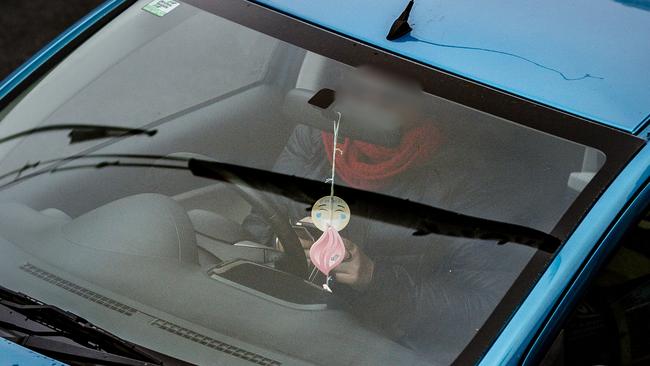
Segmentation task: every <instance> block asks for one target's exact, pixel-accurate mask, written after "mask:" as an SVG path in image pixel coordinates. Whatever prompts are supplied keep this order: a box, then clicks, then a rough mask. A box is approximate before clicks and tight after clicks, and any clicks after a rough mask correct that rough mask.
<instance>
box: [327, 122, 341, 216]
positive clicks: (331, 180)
mask: <svg viewBox="0 0 650 366" xmlns="http://www.w3.org/2000/svg"><path fill="white" fill-rule="evenodd" d="M336 114H337V115H338V118H337V119H336V121H332V123H333V125H334V133H333V136H334V143H333V144H332V146H334V148H333V149H332V174H331V175H330V177H329V178H328V179H327V180H325V182H329V183H330V207H333V206H334V178H335V177H336V153H337V152H339V153H341V154H343V151H342V150H341V149H339V148H338V147H337V143H338V141H339V125H340V124H341V112H338V111H337V112H336ZM333 219H334V210H330V222H331V221H332V220H333Z"/></svg>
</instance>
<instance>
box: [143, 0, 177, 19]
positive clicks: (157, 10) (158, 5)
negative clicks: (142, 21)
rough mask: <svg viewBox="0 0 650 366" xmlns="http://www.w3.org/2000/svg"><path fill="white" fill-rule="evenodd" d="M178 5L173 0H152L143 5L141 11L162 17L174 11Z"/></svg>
mask: <svg viewBox="0 0 650 366" xmlns="http://www.w3.org/2000/svg"><path fill="white" fill-rule="evenodd" d="M179 5H180V3H179V2H178V1H174V0H154V1H152V2H150V3H149V4H147V5H145V6H144V7H143V8H142V10H144V11H148V12H149V13H151V14H153V15H157V16H159V17H162V16H165V15H167V13H169V12H171V11H172V10H174V9H176V7H177V6H179Z"/></svg>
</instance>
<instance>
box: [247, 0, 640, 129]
mask: <svg viewBox="0 0 650 366" xmlns="http://www.w3.org/2000/svg"><path fill="white" fill-rule="evenodd" d="M258 2H259V3H262V4H266V5H268V6H272V7H274V8H276V9H278V10H280V11H282V12H285V13H288V14H291V15H293V16H296V17H299V18H301V19H304V20H306V21H308V22H311V23H314V24H317V25H320V26H323V27H327V28H329V29H331V30H333V31H335V32H338V33H341V34H344V35H347V36H350V37H353V38H356V39H358V40H360V41H363V42H366V43H368V44H371V45H374V46H376V47H380V48H382V49H386V50H389V51H392V52H394V53H397V54H400V55H403V56H405V57H408V58H411V59H414V60H417V61H420V62H422V63H425V64H428V65H431V66H434V67H438V68H440V69H443V70H446V71H449V72H452V73H455V74H458V75H461V76H464V77H467V78H469V79H472V80H476V81H479V82H482V83H485V84H487V85H490V86H493V87H495V88H499V89H502V90H505V91H507V92H511V93H513V94H517V95H520V96H523V97H525V98H529V99H532V100H535V101H537V102H540V103H543V104H547V105H549V106H551V107H554V108H558V109H562V110H564V111H567V112H570V113H573V114H576V115H580V116H583V117H586V118H589V119H592V120H594V121H598V122H600V123H603V124H606V125H609V126H612V127H616V128H619V129H622V130H625V131H629V132H635V131H637V129H638V128H640V126H641V125H642V123H643V121H644V120H645V119H646V118H647V117H648V115H650V88H648V85H650V73H648V72H639V71H640V70H646V68H647V65H648V64H649V63H650V42H648V41H647V40H648V36H647V35H648V34H650V12H649V11H648V10H647V8H648V7H647V6H646V7H645V8H644V7H643V6H633V4H641V5H643V4H646V5H647V4H650V2H648V1H636V2H629V1H611V0H596V1H593V0H580V1H571V2H567V1H561V0H553V1H550V2H549V1H545V2H539V1H532V0H527V1H509V0H491V1H487V2H485V1H483V2H481V3H480V5H478V4H477V3H475V2H473V1H467V0H465V1H447V2H439V1H422V0H420V1H415V5H414V7H413V10H412V12H411V16H410V24H411V25H412V27H413V31H412V32H411V34H412V36H405V37H402V38H400V39H398V40H397V41H392V42H391V41H388V40H386V34H387V32H388V30H389V28H390V26H391V24H392V22H393V21H394V20H395V18H396V17H397V16H398V15H399V14H400V13H401V12H402V10H403V9H404V7H405V6H406V3H407V1H406V0H403V1H394V0H359V1H345V0H328V1H308V2H304V1H291V0H258ZM628 5H630V6H628ZM587 10H588V11H587ZM431 42H433V43H435V44H432V43H431ZM612 55H614V57H612Z"/></svg>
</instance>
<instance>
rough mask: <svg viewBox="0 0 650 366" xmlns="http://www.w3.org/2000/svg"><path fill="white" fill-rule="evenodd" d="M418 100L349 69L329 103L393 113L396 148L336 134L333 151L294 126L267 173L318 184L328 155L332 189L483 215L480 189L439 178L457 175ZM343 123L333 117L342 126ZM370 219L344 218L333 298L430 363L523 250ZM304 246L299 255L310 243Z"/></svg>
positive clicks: (260, 233) (491, 301) (504, 281)
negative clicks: (342, 256)
mask: <svg viewBox="0 0 650 366" xmlns="http://www.w3.org/2000/svg"><path fill="white" fill-rule="evenodd" d="M422 98H423V97H422V96H421V94H420V93H414V92H413V91H412V90H411V88H410V87H409V86H408V85H405V84H404V83H403V82H395V80H393V78H392V77H390V76H386V75H384V74H381V73H379V72H377V71H374V70H369V69H362V70H361V71H358V72H355V73H353V74H352V75H349V76H348V77H347V78H346V82H345V85H342V87H341V88H339V90H337V103H339V102H340V101H341V100H345V102H346V103H347V104H358V105H365V106H369V108H370V109H374V110H375V111H376V112H378V113H379V114H384V115H392V116H396V118H397V119H399V120H400V121H401V126H402V136H401V143H400V144H399V145H398V146H395V147H385V146H379V145H373V144H370V143H368V142H364V141H360V140H352V139H350V138H347V137H339V141H338V143H337V144H336V146H335V145H334V141H333V135H332V133H330V132H327V131H321V130H318V129H315V128H312V127H309V126H306V125H298V126H297V127H296V128H295V129H294V131H293V133H292V135H291V137H290V138H289V141H288V142H287V144H286V147H285V148H284V150H283V152H282V153H281V155H280V157H279V159H278V160H277V162H276V164H275V167H274V170H275V171H276V172H279V173H284V174H288V175H296V176H302V177H305V178H309V179H314V180H319V181H323V180H324V179H325V178H327V177H328V176H329V175H330V172H331V163H332V162H331V160H332V152H333V149H335V148H336V149H338V150H337V160H336V182H337V184H342V185H347V186H351V187H354V188H359V189H363V190H370V191H376V192H380V193H383V194H387V195H391V196H395V197H400V198H406V199H410V200H413V201H419V202H423V203H426V204H429V205H433V206H438V207H443V208H446V209H452V210H461V209H463V208H467V207H469V206H472V207H473V208H476V206H477V205H478V206H480V205H483V206H484V207H485V208H486V209H489V206H490V203H489V202H485V196H486V195H485V192H481V191H480V190H481V187H476V186H473V184H472V183H473V181H475V180H472V179H471V177H469V176H467V177H458V176H450V175H448V174H447V171H458V169H449V170H447V169H445V165H447V164H450V162H448V161H447V159H446V158H445V157H446V156H448V154H449V153H450V150H451V149H454V146H449V145H446V142H445V140H446V136H445V131H444V129H443V128H440V126H438V125H436V123H435V122H434V121H432V119H431V118H429V117H426V116H425V115H424V113H423V110H424V108H423V106H422V103H423V99H422ZM365 110H368V108H366V109H365ZM345 119H346V114H345V111H343V112H342V116H341V121H342V123H344V121H345ZM454 154H457V152H455V153H454ZM480 169H481V167H480V164H477V165H476V167H474V169H472V168H470V167H468V169H467V171H469V172H472V173H473V174H476V173H477V172H478V170H480ZM342 198H343V199H346V197H342ZM481 199H482V201H481ZM281 205H282V206H284V207H286V208H287V214H288V215H289V217H290V218H291V220H292V222H297V221H298V220H300V219H302V218H303V217H304V216H305V211H304V207H303V206H299V205H295V204H292V203H291V202H282V203H281ZM372 216H373V215H372V213H371V212H369V213H364V214H363V215H359V214H358V213H357V215H355V212H352V218H351V221H350V223H349V224H348V226H347V227H346V228H345V229H343V230H342V232H341V235H342V236H343V238H344V241H345V244H346V249H347V252H348V255H347V258H346V260H345V261H344V262H343V263H341V264H340V265H339V266H338V267H336V268H334V269H333V271H332V275H333V276H334V278H335V284H334V286H333V292H334V294H335V295H336V296H339V297H341V298H343V299H345V300H346V302H347V303H348V304H349V305H350V309H351V311H352V312H353V313H354V314H355V315H356V316H357V317H358V318H360V319H361V320H363V321H364V323H366V324H367V325H368V326H370V327H373V328H375V329H377V330H378V331H380V332H382V333H384V334H386V335H387V336H388V337H390V338H391V339H394V340H396V341H398V342H400V343H402V344H404V345H407V346H409V347H412V348H414V349H416V350H419V351H421V352H423V353H431V354H434V353H435V354H436V357H437V358H438V359H440V357H441V354H445V353H449V354H450V355H452V354H457V351H458V347H462V346H464V345H465V344H466V343H467V342H468V341H469V340H470V339H471V337H472V336H473V334H474V330H475V329H478V328H480V326H481V324H482V323H483V322H484V321H485V319H486V318H487V316H488V315H489V313H490V312H491V311H492V310H493V309H494V307H495V306H496V304H497V303H498V301H499V300H500V298H501V297H502V296H503V294H504V292H505V290H506V289H507V288H508V287H509V285H510V283H511V282H512V281H513V279H514V276H515V275H514V274H513V271H511V270H508V269H507V267H509V266H514V267H512V268H521V257H522V256H524V257H525V253H524V252H525V251H524V252H522V251H518V250H513V249H512V248H510V250H507V251H506V250H501V248H498V247H497V246H495V245H493V244H488V245H486V244H480V243H477V242H478V241H471V240H467V239H457V238H456V239H453V238H447V237H442V236H434V235H429V236H424V237H417V236H413V235H412V230H410V229H406V228H402V227H397V226H392V225H387V224H385V223H381V222H378V221H373V220H372ZM245 225H246V227H247V229H248V230H249V231H250V232H251V233H253V234H254V236H256V238H257V239H258V240H260V241H262V242H266V243H270V242H271V240H272V236H273V234H272V233H271V231H270V229H269V227H268V226H267V225H266V224H265V223H264V221H263V220H262V219H261V218H260V217H259V216H258V215H256V214H252V215H251V216H249V217H248V218H247V219H246V222H245ZM304 244H305V247H306V248H308V247H309V245H310V244H311V243H304ZM479 246H480V249H479ZM504 262H505V263H508V262H509V264H508V265H504V264H503V263H504ZM440 330H444V333H443V332H441V331H440Z"/></svg>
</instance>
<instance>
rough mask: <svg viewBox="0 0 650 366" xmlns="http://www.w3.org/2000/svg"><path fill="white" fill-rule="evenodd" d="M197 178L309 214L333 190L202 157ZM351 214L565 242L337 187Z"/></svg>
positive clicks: (420, 227) (420, 229) (433, 230)
mask: <svg viewBox="0 0 650 366" xmlns="http://www.w3.org/2000/svg"><path fill="white" fill-rule="evenodd" d="M188 167H189V169H190V171H191V172H192V174H194V175H196V176H199V177H204V178H210V179H217V180H222V181H231V180H232V177H233V176H234V177H236V178H237V179H238V180H239V181H243V182H244V183H245V184H247V185H249V186H250V187H252V188H255V189H258V190H262V191H265V192H269V193H273V194H278V195H282V196H284V197H286V198H289V199H291V200H293V201H296V202H300V203H304V204H306V206H305V210H306V211H307V210H309V209H310V208H311V205H312V204H313V203H314V202H316V201H317V200H318V199H319V198H321V197H323V196H326V195H328V194H329V192H330V187H331V186H330V184H329V183H324V182H319V181H315V180H311V179H305V178H301V177H296V176H292V175H286V174H280V173H274V172H269V171H266V170H260V169H254V168H248V167H243V166H240V165H233V164H226V163H220V162H216V161H207V160H200V159H190V160H189V163H188ZM336 192H337V195H338V196H341V197H345V200H346V202H347V203H348V205H349V206H350V210H351V211H352V212H355V214H357V215H361V216H367V217H368V218H370V219H372V220H376V221H381V222H384V223H387V224H393V225H399V226H402V227H408V228H412V229H415V231H414V232H413V235H415V236H421V235H428V234H439V235H445V236H453V237H462V238H470V239H484V240H495V241H496V242H497V243H499V244H505V243H508V242H512V243H519V244H524V245H528V246H532V247H535V248H538V249H540V250H543V251H548V252H554V251H555V250H556V249H557V248H558V247H559V245H560V239H558V238H556V237H554V236H552V235H549V234H546V233H544V232H542V231H539V230H536V229H532V228H529V227H526V226H521V225H515V224H509V223H505V222H500V221H495V220H488V219H482V218H478V217H474V216H469V215H463V214H460V213H457V212H453V211H449V210H445V209H442V208H438V207H433V206H430V205H426V204H423V203H418V202H413V201H410V200H407V199H403V198H397V197H392V196H388V195H384V194H380V193H375V192H369V191H364V190H360V189H356V188H351V187H345V186H339V185H336Z"/></svg>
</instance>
